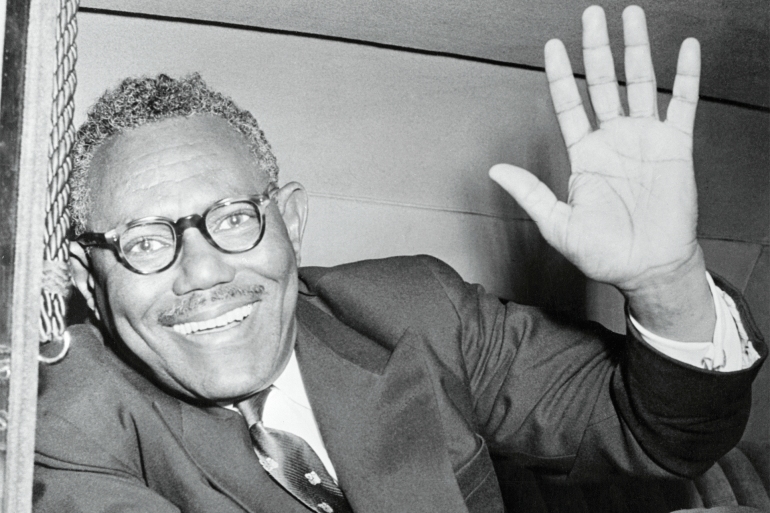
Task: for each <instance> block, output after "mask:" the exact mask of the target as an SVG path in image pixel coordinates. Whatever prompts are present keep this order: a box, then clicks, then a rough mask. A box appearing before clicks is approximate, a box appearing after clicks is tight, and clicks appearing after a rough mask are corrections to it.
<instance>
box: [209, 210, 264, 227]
mask: <svg viewBox="0 0 770 513" xmlns="http://www.w3.org/2000/svg"><path fill="white" fill-rule="evenodd" d="M256 219H257V216H256V213H255V212H254V211H253V210H252V209H247V210H239V211H237V212H230V213H228V214H227V215H225V216H223V217H222V218H221V219H219V220H217V222H216V225H215V227H214V231H215V232H226V231H229V230H237V229H241V228H245V227H247V226H251V225H252V224H253V223H254V222H255V221H256Z"/></svg>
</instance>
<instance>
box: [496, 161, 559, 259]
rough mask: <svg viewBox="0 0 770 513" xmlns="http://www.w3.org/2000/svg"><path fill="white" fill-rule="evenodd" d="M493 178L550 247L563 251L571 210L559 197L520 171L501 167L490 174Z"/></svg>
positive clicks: (524, 171) (529, 174)
mask: <svg viewBox="0 0 770 513" xmlns="http://www.w3.org/2000/svg"><path fill="white" fill-rule="evenodd" d="M489 177H490V178H491V179H492V180H494V181H495V182H497V183H498V184H499V185H500V187H502V188H503V189H505V190H506V191H507V192H508V194H510V195H511V196H513V199H515V200H516V201H517V202H518V204H519V205H521V208H523V209H524V211H525V212H526V213H527V214H528V215H529V217H531V218H532V220H533V221H534V222H535V223H536V224H537V226H538V228H539V229H540V233H541V234H542V235H543V238H545V240H546V241H548V243H549V244H551V245H552V246H554V247H556V248H557V249H558V248H559V246H560V244H559V241H561V240H563V237H561V236H560V234H563V233H564V232H565V229H566V227H567V221H568V220H569V213H570V207H569V205H567V204H566V203H563V202H561V201H559V200H557V199H556V196H555V195H554V193H553V192H552V191H551V189H549V188H548V186H547V185H545V184H544V183H543V182H541V181H540V180H539V179H538V178H537V177H536V176H535V175H533V174H532V173H530V172H529V171H527V170H525V169H522V168H520V167H516V166H511V165H509V164H497V165H496V166H492V169H490V170H489Z"/></svg>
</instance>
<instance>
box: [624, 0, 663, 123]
mask: <svg viewBox="0 0 770 513" xmlns="http://www.w3.org/2000/svg"><path fill="white" fill-rule="evenodd" d="M623 39H624V40H625V43H626V91H627V93H628V115H629V116H631V117H633V118H639V117H655V118H657V117H658V88H657V84H656V83H655V70H654V69H653V67H652V56H651V55H650V40H649V37H648V35H647V22H646V21H645V19H644V11H643V10H642V8H641V7H639V6H636V5H631V6H629V7H626V9H625V10H624V11H623Z"/></svg>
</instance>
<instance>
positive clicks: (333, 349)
mask: <svg viewBox="0 0 770 513" xmlns="http://www.w3.org/2000/svg"><path fill="white" fill-rule="evenodd" d="M297 314H298V318H299V324H300V330H299V337H298V340H297V347H296V351H297V360H298V362H299V365H300V370H301V371H302V377H303V380H304V382H305V387H306V389H307V393H308V397H309V399H310V403H311V405H312V407H313V413H314V414H315V416H316V420H317V421H318V424H319V428H320V431H321V435H322V437H323V440H324V444H325V445H326V448H327V450H328V452H329V455H330V458H331V459H332V462H333V463H334V466H335V469H336V470H337V474H338V476H339V480H340V485H341V487H342V488H343V490H344V491H345V494H346V496H347V498H348V500H349V501H350V503H351V505H352V506H353V509H354V510H355V511H356V512H359V513H363V512H367V511H372V512H379V511H413V512H426V513H427V512H434V511H447V512H467V508H466V506H465V502H464V501H463V498H462V495H461V493H460V490H459V487H458V485H457V481H456V479H455V475H454V472H453V470H452V466H451V463H450V461H449V457H448V454H447V452H446V445H445V443H444V433H443V429H442V425H441V422H440V418H439V415H438V408H437V404H436V401H435V397H434V394H433V388H432V384H431V382H430V378H429V376H428V371H427V368H426V367H425V363H424V359H423V358H422V356H421V354H420V353H419V351H417V350H415V349H414V346H413V344H412V340H413V335H412V334H411V333H410V332H409V331H407V332H406V333H405V334H404V335H403V336H402V339H401V340H400V341H399V343H398V345H397V346H396V349H395V351H393V352H392V353H391V352H390V351H388V350H387V349H385V348H383V347H382V346H380V345H378V344H376V343H375V342H373V341H372V340H370V339H368V338H366V337H363V336H361V335H360V334H358V333H357V332H355V331H354V330H352V329H351V328H349V327H347V326H345V325H344V324H342V323H341V322H339V321H338V320H336V319H335V318H334V317H332V316H330V315H328V314H326V313H324V312H323V311H321V310H320V309H319V308H318V307H316V306H313V305H311V304H310V303H308V302H307V301H306V300H304V299H303V298H302V297H300V301H299V302H298V309H297Z"/></svg>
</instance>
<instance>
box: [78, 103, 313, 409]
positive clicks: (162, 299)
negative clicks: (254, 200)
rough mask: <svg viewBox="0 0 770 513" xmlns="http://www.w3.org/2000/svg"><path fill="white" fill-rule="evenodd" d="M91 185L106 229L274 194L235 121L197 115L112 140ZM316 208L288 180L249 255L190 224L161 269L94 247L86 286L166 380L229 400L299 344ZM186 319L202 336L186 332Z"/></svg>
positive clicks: (98, 227)
mask: <svg viewBox="0 0 770 513" xmlns="http://www.w3.org/2000/svg"><path fill="white" fill-rule="evenodd" d="M90 185H91V198H92V208H91V211H90V214H89V217H88V226H87V229H88V231H93V232H105V231H108V230H110V229H112V228H115V227H117V226H120V225H122V224H124V223H127V222H129V221H132V220H135V219H138V218H141V217H146V216H163V217H167V218H170V219H172V220H176V219H178V218H180V217H183V216H188V215H190V214H195V213H197V214H202V213H203V211H204V210H205V209H206V208H207V207H208V206H209V205H211V204H212V203H214V202H216V201H217V200H220V199H223V198H226V197H232V196H244V195H257V194H261V193H263V192H265V190H266V189H267V186H268V177H267V176H265V175H264V173H260V172H259V171H257V169H256V165H255V163H254V158H253V157H252V156H251V155H250V153H249V149H248V146H247V144H246V142H245V140H244V139H243V138H242V137H241V136H240V134H238V133H237V132H236V131H235V130H234V129H233V128H231V127H230V126H229V125H228V124H227V122H226V121H224V120H222V119H220V118H216V117H212V116H193V117H190V118H175V119H170V120H165V121H162V122H159V123H155V124H151V125H145V126H143V127H140V128H137V129H134V130H131V131H129V132H126V133H124V134H121V135H118V136H116V137H114V138H112V139H110V140H108V141H107V142H105V143H104V144H103V145H102V146H101V147H100V148H99V149H98V150H97V152H96V154H95V155H94V158H93V160H92V163H91V178H90ZM305 205H306V199H305V195H304V191H302V189H301V188H300V187H299V186H298V184H290V185H287V186H286V187H284V188H283V189H281V191H279V193H278V194H277V195H276V197H275V199H274V200H272V201H271V202H270V204H269V205H268V207H267V208H266V211H265V212H266V213H265V223H266V228H265V234H264V237H263V238H262V241H261V242H260V243H259V245H258V246H257V247H255V248H254V249H251V250H249V251H246V252H244V253H238V254H225V253H222V252H220V251H219V250H218V249H216V248H214V247H213V246H211V245H210V244H209V243H208V242H207V241H206V240H205V239H204V237H203V235H202V234H201V233H200V232H199V231H198V230H197V229H194V228H191V229H187V230H186V231H185V232H184V235H183V245H182V249H181V252H180V254H179V256H178V259H177V261H176V262H175V264H174V265H173V266H172V267H171V268H169V269H167V270H165V271H163V272H160V273H157V274H151V275H140V274H136V273H134V272H132V271H130V270H128V269H127V268H125V267H124V266H123V265H121V264H120V263H119V262H118V260H117V258H116V256H115V255H114V253H113V252H112V251H111V250H109V249H103V248H95V249H93V250H92V251H91V257H90V262H91V273H92V275H93V288H92V291H91V292H87V293H91V294H93V296H94V298H95V302H96V308H97V310H98V314H99V317H100V318H101V319H102V320H103V321H104V322H105V324H106V326H107V327H108V329H109V330H110V332H111V333H112V334H113V336H115V337H118V338H119V339H120V340H122V341H123V343H124V344H125V345H126V346H127V347H128V348H129V349H130V350H131V351H132V352H133V353H134V354H135V355H136V356H138V357H139V358H140V359H141V360H142V361H143V362H144V363H145V364H146V365H147V366H148V367H149V369H150V370H151V371H152V373H153V374H154V377H155V378H156V379H157V380H158V381H160V382H161V383H163V384H164V385H166V386H167V387H170V388H172V389H173V390H175V391H178V392H181V393H183V394H184V395H187V396H192V397H194V398H198V399H208V400H212V401H218V402H224V401H231V400H234V399H237V398H240V397H244V396H246V395H250V394H252V393H254V392H256V391H258V390H261V389H263V388H265V387H266V386H268V385H269V384H270V383H272V381H273V380H275V378H276V377H277V376H278V375H279V374H280V372H281V371H282V370H283V368H284V366H285V365H286V362H287V361H288V358H289V356H290V354H291V351H292V348H293V343H294V336H295V330H296V327H295V320H294V309H295V306H296V301H297V263H296V262H297V258H296V257H297V256H298V251H299V244H300V238H301V232H302V227H303V225H304V216H305V208H306V207H305ZM284 218H285V221H286V222H284ZM287 227H288V228H287ZM80 288H81V290H82V289H83V286H80ZM207 321H212V322H207ZM220 321H221V322H220ZM185 323H193V324H188V325H187V326H186V328H187V329H188V330H189V329H190V328H192V329H193V331H192V333H187V334H183V333H184V332H185V331H187V330H180V329H179V328H180V327H181V325H183V324H185ZM223 323H224V325H223V326H221V324H223ZM214 324H219V325H220V326H219V327H216V328H209V327H208V326H213V325H214ZM175 325H176V326H177V330H175V329H174V326H175ZM180 331H181V332H180Z"/></svg>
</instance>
